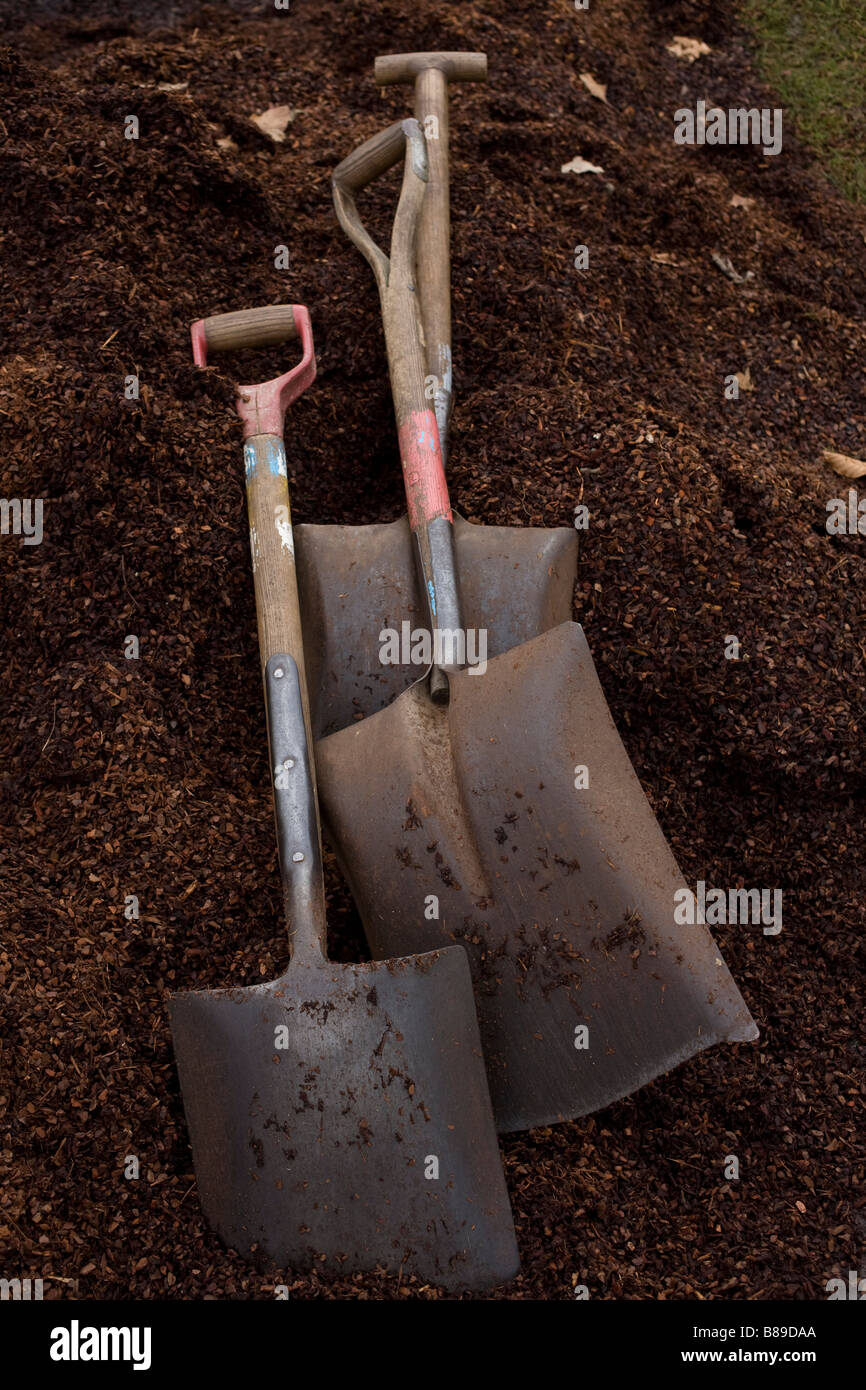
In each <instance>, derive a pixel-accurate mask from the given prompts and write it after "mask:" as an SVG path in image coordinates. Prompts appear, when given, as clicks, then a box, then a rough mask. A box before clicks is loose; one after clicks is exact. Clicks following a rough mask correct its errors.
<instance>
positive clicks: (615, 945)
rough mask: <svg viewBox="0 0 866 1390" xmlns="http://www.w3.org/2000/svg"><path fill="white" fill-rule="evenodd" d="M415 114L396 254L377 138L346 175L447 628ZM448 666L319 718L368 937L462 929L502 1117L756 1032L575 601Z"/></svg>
mask: <svg viewBox="0 0 866 1390" xmlns="http://www.w3.org/2000/svg"><path fill="white" fill-rule="evenodd" d="M413 127H414V130H413ZM403 130H404V141H405V143H406V147H407V154H406V160H405V170H404V181H403V192H402V193H401V202H400V204H398V209H397V215H396V218H395V223H394V235H393V237H392V243H391V246H392V254H391V259H390V262H389V261H388V258H386V257H385V256H384V253H383V252H382V251H381V250H380V249H379V248H378V247H377V246H376V245H375V243H374V242H372V240H371V238H370V237H369V235H368V234H367V232H366V230H365V229H364V227H363V224H362V223H361V221H360V218H359V216H358V212H357V207H356V205H355V192H356V191H357V189H358V187H362V186H363V176H364V174H365V171H366V168H367V167H369V165H370V164H371V162H372V161H373V156H374V155H375V152H376V146H375V141H371V142H367V145H366V146H362V147H361V149H360V150H359V151H356V153H355V155H354V156H349V158H348V159H347V160H344V161H343V163H342V164H341V165H340V166H339V168H338V169H337V170H336V171H335V173H334V176H333V188H334V201H335V205H336V209H337V215H338V218H339V220H340V222H341V225H342V226H343V228H344V230H345V231H346V232H347V234H348V235H349V237H350V238H351V240H352V241H353V242H354V243H355V245H356V246H358V247H359V249H360V250H361V251H362V252H363V254H364V255H365V256H366V257H367V259H368V260H369V261H370V262H371V264H372V265H373V267H374V270H375V272H376V278H377V282H378V284H379V290H380V296H381V298H382V304H383V317H384V321H385V336H386V342H387V346H388V359H389V365H390V367H391V383H392V390H393V395H394V408H395V415H396V418H397V426H398V436H399V442H400V454H401V462H402V466H403V476H404V482H405V486H406V492H407V500H408V512H409V520H410V525H411V526H412V527H413V531H414V534H415V546H416V551H417V554H418V556H419V557H420V558H419V563H420V567H421V571H422V574H423V576H424V582H425V587H426V591H427V594H428V604H427V615H426V618H427V622H428V624H429V625H430V627H431V630H433V629H434V628H435V627H436V624H437V622H438V621H439V616H438V615H439V613H440V611H441V608H442V605H441V603H440V602H439V597H440V595H442V594H444V595H445V596H446V599H447V604H446V607H447V610H448V612H449V618H450V620H451V621H452V622H453V620H454V614H455V611H456V609H457V608H458V606H459V586H458V584H457V582H456V576H455V574H454V566H455V550H454V547H453V544H449V541H450V540H451V538H450V537H449V535H448V530H447V528H448V527H449V526H450V524H451V523H450V505H449V501H448V491H447V486H446V483H445V477H444V472H443V469H442V460H441V453H440V451H439V446H438V433H437V425H436V420H435V416H434V415H433V412H431V411H430V410H429V409H427V410H426V411H425V399H424V389H423V388H424V382H423V356H422V351H421V344H420V335H419V332H418V326H417V320H418V312H417V306H416V308H415V310H414V312H412V302H413V301H412V295H413V291H414V285H413V280H412V277H411V274H410V273H409V272H408V271H407V270H406V266H405V259H404V248H403V245H402V240H401V236H402V227H403V225H404V222H405V211H406V207H405V204H406V202H407V201H408V198H410V197H414V196H417V194H418V187H419V186H420V185H422V184H423V172H424V171H423V164H422V160H421V158H420V154H418V153H416V151H415V150H414V149H413V144H414V143H415V142H417V139H418V133H419V132H418V128H417V125H416V123H415V122H409V121H407V122H405V123H404V127H403ZM380 138H381V139H382V140H385V139H386V138H388V139H390V138H393V137H392V136H391V135H389V133H388V132H385V133H384V135H383V136H382V137H380ZM407 306H408V307H407ZM434 530H435V535H433V536H431V532H433V531H434ZM456 560H457V564H459V555H458V556H457V557H456ZM443 665H445V663H443ZM419 674H421V673H419ZM446 674H447V681H448V687H449V695H450V698H449V700H448V702H447V704H446V703H442V702H437V701H434V700H433V699H432V698H431V694H430V689H429V686H428V682H427V681H426V679H421V680H418V681H417V682H416V683H415V684H414V685H413V686H412V687H411V688H410V689H408V690H406V691H405V692H404V693H402V694H401V695H399V696H398V697H397V698H396V699H395V700H394V701H393V702H392V703H391V704H390V705H389V706H388V707H387V708H386V709H384V710H381V711H379V712H378V713H375V714H373V715H371V716H370V717H369V718H366V719H363V720H361V721H360V722H356V723H355V724H354V725H353V726H351V727H348V728H345V729H343V730H342V731H340V732H339V733H336V734H333V735H332V736H330V737H328V738H325V739H324V740H322V741H321V742H320V743H319V744H318V746H317V759H318V767H319V789H320V796H321V802H322V810H323V816H324V820H325V823H326V825H327V827H328V829H329V832H330V834H331V836H332V838H333V841H334V843H335V846H336V848H337V852H338V856H339V859H340V862H341V864H342V866H343V869H344V872H345V874H346V877H347V879H348V882H349V885H350V887H351V889H352V892H353V895H354V897H355V901H356V904H357V906H358V909H359V911H360V913H361V917H362V920H363V922H364V926H365V930H366V932H367V938H368V942H369V944H370V948H371V951H372V953H373V955H374V956H381V955H389V954H392V953H393V952H394V951H405V950H407V949H408V950H412V951H424V950H431V949H436V948H439V949H441V948H444V947H446V946H448V945H450V944H452V943H454V942H461V943H462V944H463V945H465V947H466V949H467V951H468V953H469V958H470V965H471V969H472V976H473V983H474V987H475V997H476V1002H477V1005H478V1013H479V1022H480V1027H481V1037H482V1043H483V1047H484V1053H485V1058H486V1061H487V1068H488V1076H489V1080H490V1088H491V1095H492V1098H493V1105H494V1112H495V1115H496V1119H497V1123H498V1126H499V1128H500V1130H502V1131H509V1130H518V1129H528V1128H531V1127H533V1126H536V1125H543V1124H549V1123H552V1122H554V1121H557V1120H567V1119H571V1118H574V1117H575V1116H578V1115H582V1114H585V1113H587V1112H589V1111H592V1110H596V1109H598V1108H599V1107H601V1106H604V1105H606V1104H608V1103H609V1102H611V1101H613V1100H616V1099H617V1098H619V1097H621V1096H623V1095H626V1094H628V1093H630V1092H631V1091H634V1090H635V1089H636V1088H637V1087H639V1086H641V1085H643V1084H645V1083H646V1082H648V1081H650V1080H652V1078H653V1077H656V1076H658V1075H660V1074H661V1073H663V1072H666V1071H667V1070H668V1069H669V1068H671V1067H673V1066H674V1065H675V1064H677V1063H678V1062H681V1061H683V1060H684V1059H685V1058H687V1057H690V1056H692V1055H693V1054H695V1053H697V1052H699V1051H701V1050H702V1049H703V1048H706V1047H709V1046H710V1045H711V1044H712V1043H715V1042H719V1041H722V1040H729V1041H740V1040H747V1039H751V1038H754V1037H755V1036H756V1035H757V1030H756V1028H755V1025H754V1023H753V1021H752V1019H751V1016H750V1014H749V1011H748V1009H747V1007H746V1005H745V1003H744V1001H743V999H742V997H741V995H740V993H739V990H738V989H737V987H736V985H735V983H734V981H733V980H732V978H731V976H730V974H729V972H728V970H727V968H726V966H725V964H724V962H723V960H722V958H721V956H720V954H719V952H718V948H717V947H716V945H715V943H714V941H713V939H712V937H711V936H710V933H709V932H708V931H707V929H706V926H705V925H704V924H703V923H701V922H699V923H697V924H696V925H694V926H689V927H681V926H678V925H677V924H676V922H675V917H674V914H675V908H676V898H675V895H676V893H677V892H678V890H680V889H681V888H683V887H684V886H685V885H684V883H683V879H682V877H681V875H680V872H679V870H678V868H677V865H676V862H675V860H674V858H673V855H672V853H671V851H670V849H669V847H668V845H667V842H666V840H665V837H664V834H663V832H662V830H661V828H660V826H659V824H658V822H657V820H656V818H655V816H654V814H653V812H652V810H651V808H650V806H649V803H648V802H647V799H646V797H645V795H644V793H643V791H642V789H641V786H640V783H639V781H638V779H637V776H636V774H635V772H634V769H633V768H632V765H631V763H630V761H629V758H628V755H627V753H626V751H625V749H624V747H623V745H622V743H621V741H620V739H619V736H618V734H617V732H616V729H615V727H614V724H613V720H612V718H611V715H610V711H609V709H608V706H607V702H606V700H605V698H604V694H603V692H602V689H601V685H600V683H599V680H598V676H597V674H596V670H595V666H594V663H593V661H592V657H591V655H590V652H589V648H588V646H587V643H586V639H585V637H584V634H583V631H582V629H581V628H580V627H579V626H578V625H577V624H575V623H571V622H566V623H561V624H560V625H558V626H556V627H554V628H552V629H551V630H550V631H548V632H544V633H542V634H540V635H539V636H536V637H534V638H533V639H532V640H530V641H527V642H524V643H523V644H521V645H520V646H517V647H515V648H513V649H512V650H510V651H508V652H505V653H503V654H500V655H498V656H496V657H495V658H494V659H493V660H492V661H490V662H489V664H488V665H487V667H486V670H484V671H483V672H482V669H481V667H480V665H478V666H476V667H474V668H473V667H472V666H468V667H467V666H465V665H464V668H463V669H460V668H459V663H452V664H451V666H450V668H447V667H446Z"/></svg>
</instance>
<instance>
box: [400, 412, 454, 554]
mask: <svg viewBox="0 0 866 1390" xmlns="http://www.w3.org/2000/svg"><path fill="white" fill-rule="evenodd" d="M397 438H398V440H399V444H400V462H401V464H402V465H403V482H404V484H405V487H406V509H407V511H408V513H409V525H410V526H411V527H412V530H413V531H417V530H418V528H419V526H423V525H425V524H429V523H430V522H431V521H435V520H436V518H437V517H439V516H444V517H446V518H447V519H448V521H451V520H452V515H451V501H450V499H449V497H448V484H447V483H446V481H445V469H444V467H443V464H442V450H441V449H440V447H439V427H438V425H437V424H436V416H435V415H434V414H433V411H432V410H413V411H412V412H411V413H410V414H409V415H407V416H406V418H405V420H404V421H403V423H402V424H401V425H400V427H399V429H398V431H397Z"/></svg>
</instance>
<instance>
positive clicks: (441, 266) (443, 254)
mask: <svg viewBox="0 0 866 1390" xmlns="http://www.w3.org/2000/svg"><path fill="white" fill-rule="evenodd" d="M373 72H374V76H375V79H376V81H377V82H378V83H379V85H380V86H388V85H389V84H392V83H397V82H412V81H414V83H415V118H416V120H417V121H418V124H419V125H420V126H421V129H422V130H423V132H424V135H425V138H426V141H427V163H428V183H427V192H426V194H425V197H424V205H423V207H422V209H421V217H420V220H419V223H418V237H417V261H418V298H419V301H420V304H421V312H422V317H423V323H424V350H425V356H426V360H427V372H428V374H429V375H430V376H432V377H435V379H436V387H435V394H434V397H433V402H434V407H435V412H436V423H437V425H438V427H439V443H440V446H441V449H442V459H443V463H444V462H445V457H446V450H447V443H448V425H449V421H450V418H451V400H452V371H451V208H450V198H449V168H448V139H449V127H448V83H449V82H485V81H486V80H487V55H486V53H389V54H387V55H385V56H384V57H381V58H377V59H376V62H375V64H374V68H373Z"/></svg>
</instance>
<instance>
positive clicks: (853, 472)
mask: <svg viewBox="0 0 866 1390" xmlns="http://www.w3.org/2000/svg"><path fill="white" fill-rule="evenodd" d="M821 457H822V459H823V460H824V462H825V463H829V465H830V467H831V468H832V470H833V472H834V473H838V474H839V476H840V477H841V478H863V477H866V463H864V461H863V460H862V459H852V458H850V457H849V456H848V454H834V453H833V451H832V449H822V451H821Z"/></svg>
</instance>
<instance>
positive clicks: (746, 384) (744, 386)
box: [734, 367, 755, 391]
mask: <svg viewBox="0 0 866 1390" xmlns="http://www.w3.org/2000/svg"><path fill="white" fill-rule="evenodd" d="M734 376H735V377H736V378H737V382H738V384H739V387H740V390H741V391H754V389H755V388H754V385H753V384H752V373H751V372H750V371H749V368H748V367H747V368H746V370H745V371H744V372H734Z"/></svg>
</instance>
